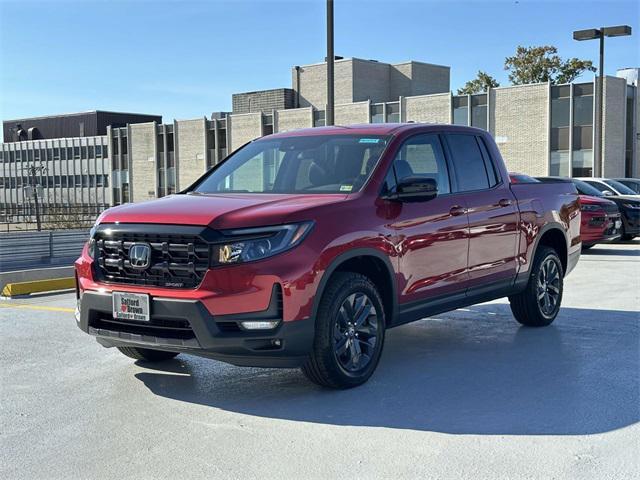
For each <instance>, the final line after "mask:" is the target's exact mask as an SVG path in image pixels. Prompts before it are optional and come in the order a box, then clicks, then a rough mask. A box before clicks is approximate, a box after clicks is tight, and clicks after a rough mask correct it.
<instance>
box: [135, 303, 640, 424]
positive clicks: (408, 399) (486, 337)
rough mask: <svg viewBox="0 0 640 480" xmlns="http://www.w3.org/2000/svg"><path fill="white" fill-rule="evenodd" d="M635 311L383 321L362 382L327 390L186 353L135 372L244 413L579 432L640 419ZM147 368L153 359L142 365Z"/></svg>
mask: <svg viewBox="0 0 640 480" xmlns="http://www.w3.org/2000/svg"><path fill="white" fill-rule="evenodd" d="M639 327H640V315H639V313H638V312H631V311H608V310H588V309H576V308H564V309H562V311H561V313H560V316H559V318H558V319H557V320H556V322H555V323H554V324H553V325H552V326H550V327H548V328H541V329H535V328H526V327H520V326H518V324H517V323H516V322H515V321H514V320H513V318H512V316H511V312H510V310H509V307H508V305H505V304H501V303H491V304H483V305H478V306H475V307H473V308H471V309H464V310H457V311H455V312H451V313H448V314H446V315H442V316H439V317H438V318H432V319H428V320H422V321H420V322H416V323H414V324H411V325H406V326H403V327H399V328H396V329H393V330H390V331H389V332H388V337H387V343H386V345H385V351H384V353H383V356H382V360H381V362H380V365H379V367H378V371H377V372H376V373H375V374H374V375H373V377H372V378H371V379H370V381H369V382H368V383H366V384H365V385H363V386H361V387H359V388H355V389H352V390H346V391H331V390H325V389H322V388H319V387H316V386H314V385H313V384H311V383H309V382H307V381H306V380H305V378H304V377H303V375H302V374H301V373H299V372H298V371H297V370H277V369H269V370H264V369H253V368H239V367H233V366H229V365H225V364H222V363H220V362H215V361H211V360H205V359H201V358H197V357H193V356H189V355H180V356H179V357H177V359H176V360H174V361H170V362H164V363H162V364H157V365H156V366H153V367H152V366H150V365H147V364H144V365H142V364H140V365H141V366H143V367H145V368H146V370H145V371H144V372H139V373H137V374H136V377H137V378H138V379H139V380H141V381H142V382H144V384H145V385H146V386H147V387H148V388H149V389H150V390H151V391H152V392H153V393H155V394H157V395H161V396H163V397H167V398H171V399H174V400H176V401H181V402H191V403H196V404H200V405H206V406H210V407H214V408H219V409H222V410H226V411H230V412H237V413H241V414H246V415H254V416H260V417H268V418H276V419H283V420H293V421H303V422H314V423H323V424H332V425H352V426H371V427H385V428H399V429H411V430H421V431H435V432H443V433H451V434H488V435H491V434H495V435H498V434H499V435H584V434H595V433H600V432H606V431H611V430H614V429H618V428H622V427H625V426H628V425H632V424H634V423H636V422H638V421H639V420H640V398H639V397H640V355H639V345H640V328H639ZM149 367H151V368H149Z"/></svg>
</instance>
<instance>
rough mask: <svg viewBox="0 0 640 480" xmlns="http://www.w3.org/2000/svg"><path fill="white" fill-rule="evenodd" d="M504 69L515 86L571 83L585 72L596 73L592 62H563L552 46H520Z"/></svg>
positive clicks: (505, 62) (507, 61)
mask: <svg viewBox="0 0 640 480" xmlns="http://www.w3.org/2000/svg"><path fill="white" fill-rule="evenodd" d="M504 69H505V70H508V71H509V80H510V81H511V83H513V84H514V85H523V84H527V83H543V82H551V83H554V84H557V83H569V82H572V81H573V80H575V79H576V78H577V77H578V76H579V75H580V74H581V73H582V72H584V71H590V72H595V71H596V69H595V67H594V66H593V62H592V61H591V60H580V59H579V58H575V57H574V58H569V59H567V60H563V59H562V58H561V57H560V56H559V55H558V49H557V48H556V47H554V46H552V45H544V46H541V47H523V46H518V48H517V49H516V54H515V55H514V56H512V57H507V58H506V59H505V61H504Z"/></svg>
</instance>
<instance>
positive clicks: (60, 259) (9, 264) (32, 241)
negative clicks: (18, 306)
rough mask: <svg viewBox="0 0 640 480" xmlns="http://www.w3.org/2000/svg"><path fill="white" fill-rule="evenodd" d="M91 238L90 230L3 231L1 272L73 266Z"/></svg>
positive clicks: (0, 246)
mask: <svg viewBox="0 0 640 480" xmlns="http://www.w3.org/2000/svg"><path fill="white" fill-rule="evenodd" d="M88 237H89V232H88V230H74V231H49V232H20V233H2V234H0V271H5V272H6V271H11V270H22V269H28V268H38V267H44V268H46V267H51V266H61V265H71V264H72V263H73V261H74V260H75V259H76V258H78V257H79V256H80V253H81V252H82V247H83V245H84V243H85V242H86V241H87V239H88Z"/></svg>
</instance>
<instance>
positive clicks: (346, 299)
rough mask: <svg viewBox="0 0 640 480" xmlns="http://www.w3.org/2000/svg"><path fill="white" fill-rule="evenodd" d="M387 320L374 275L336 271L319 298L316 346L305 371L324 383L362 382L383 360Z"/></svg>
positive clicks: (344, 385) (350, 384) (337, 385)
mask: <svg viewBox="0 0 640 480" xmlns="http://www.w3.org/2000/svg"><path fill="white" fill-rule="evenodd" d="M385 320H386V319H385V312H384V308H383V306H382V299H381V297H380V294H379V292H378V290H377V289H376V286H375V285H374V284H373V282H371V280H369V278H367V277H365V276H364V275H360V274H358V273H353V272H338V273H336V274H335V275H333V276H332V277H331V280H330V282H329V284H328V287H327V288H326V290H325V291H324V293H323V295H322V298H321V300H320V305H319V308H318V314H317V317H316V325H315V328H316V333H315V338H314V342H313V347H312V350H311V354H310V356H309V359H308V360H307V362H306V363H305V364H304V365H303V366H302V372H303V373H304V374H305V376H306V377H307V378H308V379H309V380H311V381H312V382H313V383H315V384H317V385H320V386H323V387H328V388H336V389H346V388H353V387H357V386H358V385H362V384H363V383H365V382H366V381H367V380H368V379H369V377H370V376H371V375H372V374H373V372H374V370H375V369H376V367H377V365H378V362H379V360H380V355H381V354H382V347H383V346H384V334H385V325H386V321H385Z"/></svg>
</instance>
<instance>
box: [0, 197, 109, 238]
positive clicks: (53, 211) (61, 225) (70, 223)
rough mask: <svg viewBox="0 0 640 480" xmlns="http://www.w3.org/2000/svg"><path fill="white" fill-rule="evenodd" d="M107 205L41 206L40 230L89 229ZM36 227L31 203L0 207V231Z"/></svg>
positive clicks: (21, 230) (17, 230)
mask: <svg viewBox="0 0 640 480" xmlns="http://www.w3.org/2000/svg"><path fill="white" fill-rule="evenodd" d="M106 208H108V206H107V205H100V206H85V205H62V206H60V205H51V204H44V205H42V206H41V211H40V222H41V224H42V230H43V231H48V230H56V231H57V230H74V229H89V228H91V226H92V225H93V223H94V222H95V220H96V218H97V217H98V215H100V213H102V212H103V211H104V210H105V209H106ZM37 229H38V223H37V218H36V212H35V209H34V208H33V205H10V206H4V207H0V232H6V233H9V232H25V231H34V230H37Z"/></svg>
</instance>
